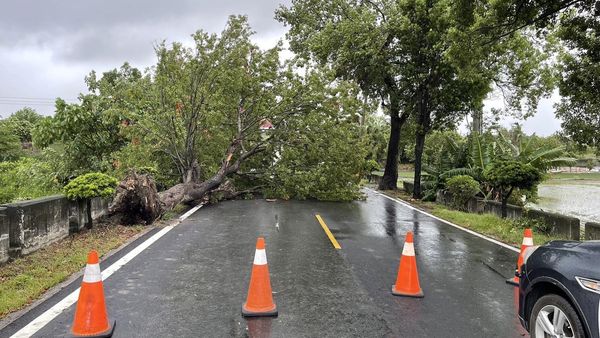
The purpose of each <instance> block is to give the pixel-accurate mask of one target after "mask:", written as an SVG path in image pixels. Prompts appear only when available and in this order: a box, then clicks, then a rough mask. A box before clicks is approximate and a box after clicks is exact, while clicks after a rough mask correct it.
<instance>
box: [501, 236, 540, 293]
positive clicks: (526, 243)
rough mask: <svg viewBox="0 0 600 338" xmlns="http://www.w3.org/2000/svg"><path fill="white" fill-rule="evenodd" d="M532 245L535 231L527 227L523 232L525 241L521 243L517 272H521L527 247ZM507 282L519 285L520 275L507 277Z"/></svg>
mask: <svg viewBox="0 0 600 338" xmlns="http://www.w3.org/2000/svg"><path fill="white" fill-rule="evenodd" d="M530 246H533V232H532V231H531V229H525V231H524V232H523V243H522V244H521V252H520V253H519V258H518V259H517V268H516V269H515V272H516V271H518V272H519V273H520V272H521V265H523V257H524V255H525V249H527V248H529V247H530ZM506 282H507V283H508V284H512V285H515V286H518V285H519V277H517V276H516V275H515V276H514V277H513V278H509V279H507V280H506Z"/></svg>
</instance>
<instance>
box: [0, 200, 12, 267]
mask: <svg viewBox="0 0 600 338" xmlns="http://www.w3.org/2000/svg"><path fill="white" fill-rule="evenodd" d="M9 247H10V243H9V239H8V215H7V214H6V208H4V207H0V263H4V262H6V261H7V260H8V257H9V256H8V248H9Z"/></svg>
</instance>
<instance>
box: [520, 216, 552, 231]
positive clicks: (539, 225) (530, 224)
mask: <svg viewBox="0 0 600 338" xmlns="http://www.w3.org/2000/svg"><path fill="white" fill-rule="evenodd" d="M512 222H513V226H515V227H516V228H521V229H527V228H530V229H532V230H533V232H534V233H536V232H537V233H542V234H544V235H550V232H551V231H552V225H551V224H549V223H546V222H544V221H542V220H540V219H535V218H529V217H521V218H517V219H514V220H513V221H512Z"/></svg>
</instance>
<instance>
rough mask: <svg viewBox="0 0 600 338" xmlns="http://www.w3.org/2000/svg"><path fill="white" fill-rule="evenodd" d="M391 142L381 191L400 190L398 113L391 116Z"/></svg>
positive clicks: (380, 185)
mask: <svg viewBox="0 0 600 338" xmlns="http://www.w3.org/2000/svg"><path fill="white" fill-rule="evenodd" d="M390 125H391V129H390V141H389V142H388V149H387V158H386V160H385V170H384V172H383V177H382V178H381V181H379V189H380V190H396V189H397V188H398V183H397V182H398V147H399V144H400V128H401V126H402V125H401V123H400V116H399V115H398V112H396V114H392V115H391V123H390Z"/></svg>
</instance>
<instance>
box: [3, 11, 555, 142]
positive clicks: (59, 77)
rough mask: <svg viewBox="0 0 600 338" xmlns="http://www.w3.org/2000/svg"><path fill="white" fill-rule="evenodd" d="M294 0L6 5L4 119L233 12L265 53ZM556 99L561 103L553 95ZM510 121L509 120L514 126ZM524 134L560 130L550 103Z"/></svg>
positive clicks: (46, 106)
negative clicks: (282, 10) (283, 8)
mask: <svg viewBox="0 0 600 338" xmlns="http://www.w3.org/2000/svg"><path fill="white" fill-rule="evenodd" d="M290 2H291V1H290V0H237V1H233V0H229V1H226V0H225V1H214V0H213V1H210V0H171V1H149V0H121V1H116V0H102V1H100V0H85V1H81V0H77V1H75V0H43V1H39V0H35V1H34V0H3V1H2V5H1V7H0V115H1V116H2V117H6V116H8V115H10V114H11V113H12V112H14V111H16V110H18V109H20V108H22V107H23V106H31V107H32V108H34V109H36V110H37V111H38V112H40V113H42V114H45V115H50V114H53V113H54V108H53V103H52V102H54V99H55V98H56V97H61V98H63V99H66V100H67V101H74V100H75V99H76V98H77V95H78V94H79V93H80V92H83V91H85V89H86V88H85V85H84V82H83V78H84V76H85V75H86V74H88V73H89V72H90V71H91V70H92V69H94V70H96V71H97V72H102V71H106V70H109V69H112V68H115V67H118V66H120V65H121V64H122V63H123V62H124V61H128V62H130V63H131V64H132V65H133V66H135V67H139V68H144V67H146V66H149V65H151V64H153V63H154V61H155V56H154V52H153V45H154V44H155V43H157V42H160V41H162V40H167V41H168V42H172V41H186V40H189V36H190V34H191V33H193V32H195V31H196V30H197V29H204V30H207V31H210V32H220V31H221V30H222V29H223V27H224V25H225V23H226V21H227V17H228V16H229V15H231V14H245V15H247V16H248V19H249V21H250V24H251V26H252V28H253V29H254V30H255V31H256V35H255V37H254V39H255V42H256V43H257V44H259V45H260V46H261V47H263V48H268V47H272V46H274V45H275V44H276V43H277V41H278V40H279V39H283V38H284V34H285V28H284V27H283V25H282V24H280V23H279V22H277V21H275V20H274V19H273V13H274V11H275V9H276V8H277V7H278V6H279V4H280V3H283V4H289V3H290ZM555 99H556V98H555ZM512 122H513V121H509V120H508V119H507V120H506V121H505V123H506V125H509V124H510V123H512ZM524 129H525V131H526V132H530V133H531V132H536V133H538V134H539V135H549V134H552V133H553V132H555V131H556V130H558V129H560V123H559V122H558V121H557V120H556V119H555V118H554V113H553V109H552V103H551V101H550V100H546V101H545V102H542V103H541V104H540V107H539V109H538V114H537V115H536V116H535V117H534V118H531V119H530V120H528V121H525V122H524Z"/></svg>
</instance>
